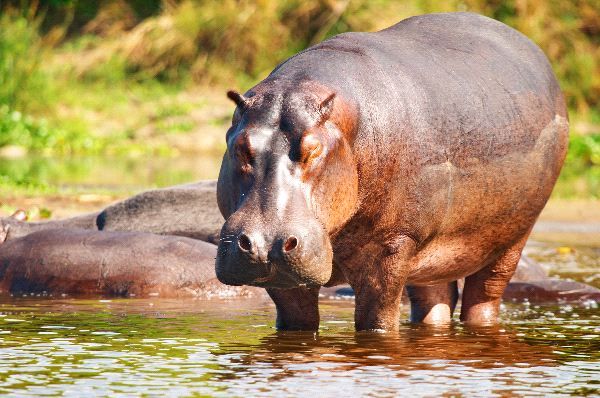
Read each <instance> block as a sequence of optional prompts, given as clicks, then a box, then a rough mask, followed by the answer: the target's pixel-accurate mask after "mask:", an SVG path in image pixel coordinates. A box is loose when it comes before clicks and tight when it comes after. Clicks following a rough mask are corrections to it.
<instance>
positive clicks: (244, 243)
mask: <svg viewBox="0 0 600 398" xmlns="http://www.w3.org/2000/svg"><path fill="white" fill-rule="evenodd" d="M238 246H239V247H240V249H242V250H243V251H245V252H249V251H252V241H251V240H250V238H249V237H248V236H247V235H246V234H241V235H240V236H239V238H238Z"/></svg>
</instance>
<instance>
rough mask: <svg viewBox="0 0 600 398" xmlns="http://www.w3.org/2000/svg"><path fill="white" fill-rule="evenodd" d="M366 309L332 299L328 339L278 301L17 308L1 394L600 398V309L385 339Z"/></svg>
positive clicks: (4, 327) (7, 326)
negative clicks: (280, 317)
mask: <svg viewBox="0 0 600 398" xmlns="http://www.w3.org/2000/svg"><path fill="white" fill-rule="evenodd" d="M353 304H354V302H353V300H352V299H339V300H331V299H323V300H322V302H321V312H322V320H321V328H320V330H319V332H318V333H316V334H315V333H302V332H285V333H282V332H277V331H276V330H275V329H274V316H275V309H274V306H273V305H272V304H271V303H270V302H268V301H267V300H266V299H265V300H258V302H255V301H252V302H250V301H243V300H232V301H222V300H216V301H199V300H187V301H177V300H160V299H121V300H75V299H68V298H61V299H48V298H4V299H2V300H1V301H0V395H2V396H15V397H16V396H72V397H79V396H106V397H118V396H131V395H144V396H161V397H162V396H227V397H230V396H277V397H281V396H286V395H287V396H289V395H294V396H297V395H300V394H302V395H304V394H312V395H313V396H315V397H323V396H336V397H337V396H340V395H348V394H352V395H353V396H357V395H359V396H360V395H365V396H378V397H381V396H397V395H400V396H473V397H474V396H480V397H491V396H548V395H556V396H561V395H564V396H568V395H572V396H582V395H588V394H590V395H597V394H600V312H599V310H598V303H597V302H595V301H591V300H589V301H583V302H579V303H571V304H567V303H562V304H557V305H542V306H538V305H533V304H529V303H505V304H504V305H503V309H502V315H501V317H502V323H501V324H500V325H499V326H497V327H489V328H469V327H466V326H464V325H461V324H460V323H455V324H452V325H450V326H446V327H425V326H414V325H410V324H409V323H402V326H401V328H400V331H399V332H398V333H385V334H380V333H355V332H354V328H353V321H352V317H353V315H352V314H353ZM405 316H407V314H405Z"/></svg>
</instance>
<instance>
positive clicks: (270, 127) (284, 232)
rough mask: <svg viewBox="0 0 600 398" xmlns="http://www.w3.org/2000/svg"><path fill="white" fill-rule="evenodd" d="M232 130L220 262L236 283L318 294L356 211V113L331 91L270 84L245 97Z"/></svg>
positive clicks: (223, 177) (221, 188)
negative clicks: (312, 289)
mask: <svg viewBox="0 0 600 398" xmlns="http://www.w3.org/2000/svg"><path fill="white" fill-rule="evenodd" d="M228 96H229V98H231V99H232V100H233V101H234V102H235V103H236V104H237V108H236V110H235V113H234V115H233V120H232V125H231V128H230V129H229V130H228V131H227V135H226V141H227V151H226V152H225V155H224V156H223V162H222V164H221V171H220V173H219V181H218V185H217V200H218V204H219V208H220V210H221V213H222V214H223V216H224V217H225V219H226V222H225V224H224V225H223V228H222V230H221V236H220V243H219V248H218V253H217V259H216V273H217V277H218V278H219V280H220V281H221V282H223V283H226V284H230V285H242V284H247V285H255V286H263V287H278V288H291V287H298V286H320V285H323V284H325V283H326V282H327V281H328V280H329V279H330V277H331V274H332V246H331V241H330V236H331V235H332V234H335V232H336V231H338V230H339V229H340V228H341V226H342V225H343V224H344V223H345V222H346V221H347V220H348V219H349V218H350V217H351V216H352V214H353V213H354V212H355V211H356V207H357V202H358V200H357V196H358V194H357V190H358V188H357V187H358V177H357V167H356V164H355V161H354V158H353V155H352V150H351V141H352V139H353V137H352V134H353V131H354V130H355V125H354V122H353V118H352V117H351V114H352V112H351V111H350V109H351V107H350V105H348V103H347V102H346V101H344V100H343V99H342V98H341V97H340V96H338V95H336V93H335V92H332V91H331V90H328V89H327V88H324V87H316V88H315V87H312V86H310V85H306V84H297V85H295V86H294V89H290V90H283V89H277V88H273V87H271V86H269V85H266V84H264V83H262V84H261V86H257V87H255V88H254V89H253V90H251V91H249V92H248V93H246V95H241V94H238V93H236V92H232V91H230V92H228Z"/></svg>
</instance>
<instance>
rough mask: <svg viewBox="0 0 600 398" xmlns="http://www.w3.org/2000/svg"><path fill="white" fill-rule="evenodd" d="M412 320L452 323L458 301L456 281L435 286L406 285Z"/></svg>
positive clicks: (430, 322) (429, 322)
mask: <svg viewBox="0 0 600 398" xmlns="http://www.w3.org/2000/svg"><path fill="white" fill-rule="evenodd" d="M406 291H407V293H408V297H409V298H410V320H411V322H422V323H428V324H442V323H450V321H451V320H452V314H453V313H454V308H455V307H456V302H457V301H458V284H457V282H456V281H454V282H450V283H442V284H439V285H433V286H406Z"/></svg>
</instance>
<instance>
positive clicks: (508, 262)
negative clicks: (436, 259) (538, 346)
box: [460, 233, 529, 324]
mask: <svg viewBox="0 0 600 398" xmlns="http://www.w3.org/2000/svg"><path fill="white" fill-rule="evenodd" d="M528 236H529V233H528V234H526V235H525V236H524V237H523V238H522V239H520V240H519V241H517V243H515V244H514V245H512V246H511V247H509V248H508V249H507V250H505V251H504V252H503V253H502V254H500V255H499V257H498V258H497V259H496V260H495V261H494V262H492V263H491V264H489V265H487V266H486V267H484V268H482V269H481V270H479V271H478V272H476V273H474V274H473V275H470V276H468V277H466V278H465V285H464V287H463V292H462V306H461V313H460V320H461V321H463V322H465V323H471V324H490V323H496V322H497V321H498V312H499V308H500V302H501V301H502V295H503V293H504V289H505V288H506V286H507V285H508V283H509V281H510V279H511V278H512V276H513V274H514V273H515V270H516V269H517V266H518V264H519V259H520V258H521V252H522V251H523V247H525V243H526V242H527V237H528Z"/></svg>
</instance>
